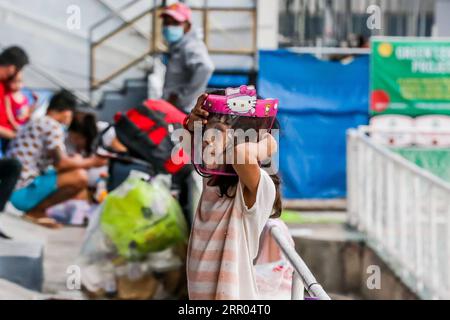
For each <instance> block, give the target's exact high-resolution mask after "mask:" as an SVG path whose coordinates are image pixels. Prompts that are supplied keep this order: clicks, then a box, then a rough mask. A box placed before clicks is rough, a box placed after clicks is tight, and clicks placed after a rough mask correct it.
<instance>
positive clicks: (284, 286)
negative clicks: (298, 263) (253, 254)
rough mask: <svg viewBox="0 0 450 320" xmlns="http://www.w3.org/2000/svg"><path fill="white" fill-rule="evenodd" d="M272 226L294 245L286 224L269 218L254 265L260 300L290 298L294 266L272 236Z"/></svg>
mask: <svg viewBox="0 0 450 320" xmlns="http://www.w3.org/2000/svg"><path fill="white" fill-rule="evenodd" d="M272 226H276V227H278V228H280V229H281V230H282V231H283V233H284V235H285V237H286V239H287V240H288V241H289V243H290V244H291V245H292V246H293V245H294V241H293V239H292V237H291V236H290V234H289V229H288V228H287V226H286V224H285V223H284V222H282V221H281V220H279V219H270V220H269V222H268V223H267V225H266V227H265V228H264V230H263V233H262V236H261V241H260V249H259V252H258V257H257V259H256V264H255V266H254V268H255V276H256V285H257V287H258V292H259V296H260V299H262V300H290V299H291V293H292V276H293V272H294V268H293V267H292V265H291V264H290V263H289V261H288V260H287V259H286V257H285V256H284V255H283V253H282V252H281V249H280V247H279V246H278V244H277V243H276V241H275V239H274V238H273V237H272V234H271V232H270V228H271V227H272Z"/></svg>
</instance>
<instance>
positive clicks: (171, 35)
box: [162, 26, 184, 44]
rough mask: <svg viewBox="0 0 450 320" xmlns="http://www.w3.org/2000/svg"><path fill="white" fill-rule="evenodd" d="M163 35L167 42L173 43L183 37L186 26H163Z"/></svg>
mask: <svg viewBox="0 0 450 320" xmlns="http://www.w3.org/2000/svg"><path fill="white" fill-rule="evenodd" d="M162 32H163V37H164V39H165V40H166V41H167V43H169V44H172V43H175V42H178V41H180V40H181V38H183V35H184V27H183V26H165V27H163V31H162Z"/></svg>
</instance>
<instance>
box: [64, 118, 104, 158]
mask: <svg viewBox="0 0 450 320" xmlns="http://www.w3.org/2000/svg"><path fill="white" fill-rule="evenodd" d="M69 132H75V133H78V134H80V135H82V136H83V137H84V138H85V139H86V149H85V150H84V152H86V155H87V156H89V155H91V154H92V153H93V152H94V148H95V141H96V139H97V135H98V129H97V118H96V116H95V114H93V113H85V112H76V114H75V116H74V118H73V121H72V123H71V124H70V127H69Z"/></svg>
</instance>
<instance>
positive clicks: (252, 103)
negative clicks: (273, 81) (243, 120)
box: [225, 86, 256, 114]
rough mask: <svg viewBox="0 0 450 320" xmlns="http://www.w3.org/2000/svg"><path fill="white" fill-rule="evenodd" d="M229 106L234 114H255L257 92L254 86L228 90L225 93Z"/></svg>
mask: <svg viewBox="0 0 450 320" xmlns="http://www.w3.org/2000/svg"><path fill="white" fill-rule="evenodd" d="M225 94H226V96H227V106H228V108H229V109H230V110H231V111H232V112H234V113H240V114H246V113H251V114H253V113H255V107H256V90H255V87H254V86H240V87H239V88H228V89H227V90H226V91H225Z"/></svg>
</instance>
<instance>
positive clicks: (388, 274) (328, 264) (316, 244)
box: [288, 212, 417, 300]
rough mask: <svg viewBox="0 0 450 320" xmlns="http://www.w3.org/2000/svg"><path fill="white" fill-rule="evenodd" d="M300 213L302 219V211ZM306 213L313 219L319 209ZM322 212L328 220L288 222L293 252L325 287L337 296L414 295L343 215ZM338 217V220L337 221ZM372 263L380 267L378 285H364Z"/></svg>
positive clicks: (351, 297) (318, 214) (388, 297)
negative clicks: (325, 221) (371, 286)
mask: <svg viewBox="0 0 450 320" xmlns="http://www.w3.org/2000/svg"><path fill="white" fill-rule="evenodd" d="M300 215H301V216H303V220H305V219H306V217H305V214H304V213H303V212H302V213H301V214H300ZM309 215H310V216H313V217H314V216H315V217H316V219H317V217H318V216H320V213H312V214H309ZM325 216H327V219H328V220H332V222H331V223H322V222H319V223H311V222H309V223H289V224H288V225H289V229H290V232H291V235H292V236H293V238H294V241H295V246H296V249H297V252H298V253H299V254H300V256H301V257H302V259H303V260H304V261H305V263H306V264H307V265H308V267H309V268H310V270H311V272H312V273H313V275H314V276H315V277H316V279H317V281H318V282H319V283H320V284H321V285H322V287H323V288H324V289H325V291H327V292H329V293H330V294H333V295H334V296H335V298H336V299H339V300H340V299H346V300H347V299H375V300H377V299H387V300H392V299H400V300H403V299H417V297H416V295H415V294H414V293H412V292H411V290H409V288H407V287H406V286H405V285H404V284H403V283H402V281H401V280H400V279H399V278H398V277H397V276H396V275H395V273H394V272H393V271H392V270H391V269H390V268H389V266H388V265H387V264H386V263H385V261H383V260H382V259H381V258H380V257H378V255H377V254H376V253H375V252H374V251H373V250H372V249H371V248H370V247H368V246H367V245H366V239H365V236H364V235H363V234H361V233H359V232H358V231H356V230H354V229H352V228H350V227H349V226H347V225H346V223H345V215H344V216H342V213H340V214H339V213H330V212H329V213H326V214H325ZM342 218H344V219H342ZM309 219H310V221H311V219H312V218H311V217H309ZM339 219H341V220H342V221H341V222H338V221H339ZM291 220H293V219H291ZM373 267H377V268H378V269H377V270H379V271H380V272H379V275H378V276H379V283H380V286H379V288H369V286H368V279H369V277H370V276H372V275H373V273H371V272H370V270H372V268H373Z"/></svg>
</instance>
